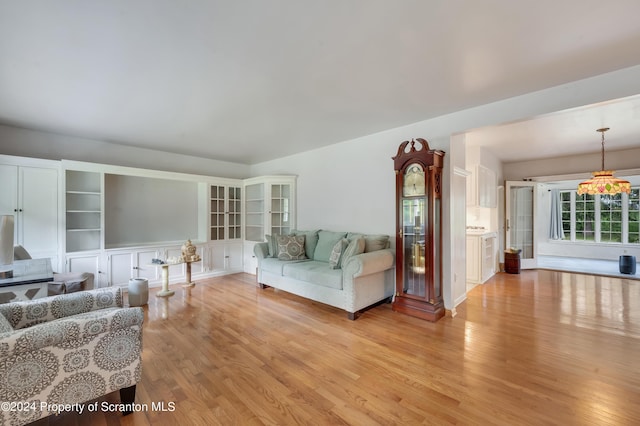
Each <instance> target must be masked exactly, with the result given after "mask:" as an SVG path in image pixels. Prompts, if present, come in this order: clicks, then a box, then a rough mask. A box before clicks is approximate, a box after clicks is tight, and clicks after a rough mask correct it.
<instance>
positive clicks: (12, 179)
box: [0, 164, 18, 242]
mask: <svg viewBox="0 0 640 426" xmlns="http://www.w3.org/2000/svg"><path fill="white" fill-rule="evenodd" d="M0 194H2V196H0V215H14V216H17V214H18V167H16V166H9V165H4V164H1V165H0ZM16 220H17V218H14V224H15V221H16ZM16 242H17V237H16Z"/></svg>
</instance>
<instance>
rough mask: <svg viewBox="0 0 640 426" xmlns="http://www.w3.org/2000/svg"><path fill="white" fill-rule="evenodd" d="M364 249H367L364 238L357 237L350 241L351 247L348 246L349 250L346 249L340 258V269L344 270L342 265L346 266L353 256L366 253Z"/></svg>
mask: <svg viewBox="0 0 640 426" xmlns="http://www.w3.org/2000/svg"><path fill="white" fill-rule="evenodd" d="M347 241H349V240H347ZM364 248H365V241H364V238H363V237H356V238H354V239H352V240H351V241H349V245H348V246H347V248H345V249H344V252H343V253H342V256H341V257H340V261H339V262H338V267H339V268H342V265H344V264H345V263H346V262H347V260H349V258H350V257H351V256H355V255H358V254H362V253H364Z"/></svg>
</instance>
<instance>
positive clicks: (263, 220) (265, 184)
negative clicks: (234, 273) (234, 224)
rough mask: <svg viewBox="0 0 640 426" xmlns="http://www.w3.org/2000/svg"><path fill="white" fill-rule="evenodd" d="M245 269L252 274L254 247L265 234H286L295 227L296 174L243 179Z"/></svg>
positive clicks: (253, 272) (263, 238) (253, 270)
mask: <svg viewBox="0 0 640 426" xmlns="http://www.w3.org/2000/svg"><path fill="white" fill-rule="evenodd" d="M244 183H245V186H244V189H245V216H244V217H245V244H244V253H245V255H244V271H245V272H247V273H250V274H255V273H256V272H255V268H256V260H255V257H254V256H253V246H254V245H255V244H256V243H257V242H262V241H265V235H285V234H289V233H290V232H291V231H292V230H293V229H294V228H295V202H296V198H295V193H296V177H295V176H263V177H259V178H252V179H246V180H245V181H244Z"/></svg>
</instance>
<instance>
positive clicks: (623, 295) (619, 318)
mask: <svg viewBox="0 0 640 426" xmlns="http://www.w3.org/2000/svg"><path fill="white" fill-rule="evenodd" d="M559 285H560V286H561V288H560V291H559V292H558V296H559V298H560V299H559V300H558V301H557V303H558V306H559V309H560V314H561V315H560V321H561V322H562V323H563V324H571V325H575V326H578V327H584V328H593V327H594V326H598V327H599V328H601V327H602V325H608V326H609V330H610V331H616V332H620V329H622V330H625V329H627V326H628V325H629V321H630V319H631V317H632V316H633V315H632V312H635V310H636V309H638V308H639V307H640V303H638V302H639V300H640V285H639V283H638V282H636V281H631V280H625V279H619V278H612V277H601V276H595V275H582V274H569V273H565V274H562V277H561V279H560V281H559Z"/></svg>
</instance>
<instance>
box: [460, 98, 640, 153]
mask: <svg viewBox="0 0 640 426" xmlns="http://www.w3.org/2000/svg"><path fill="white" fill-rule="evenodd" d="M605 127H608V128H609V130H608V131H606V132H605V134H604V136H605V150H606V152H610V151H620V150H624V149H629V148H638V147H640V95H639V96H631V97H628V98H624V99H616V100H612V101H609V102H603V103H599V104H596V105H588V106H584V107H580V108H573V109H569V110H566V111H559V112H556V113H553V114H548V115H543V116H540V117H532V118H530V119H528V120H525V121H518V122H514V123H506V124H502V125H499V126H491V127H485V128H481V129H473V130H470V131H469V132H468V133H467V138H466V141H467V145H468V146H482V147H484V148H486V149H488V150H489V151H491V153H493V154H494V155H495V156H496V157H497V158H499V159H500V160H502V161H503V162H505V163H508V162H515V161H523V160H534V159H542V158H550V157H564V156H568V155H572V154H577V153H592V152H600V151H601V147H602V143H601V142H602V140H601V137H602V136H601V133H600V132H598V131H597V130H598V129H600V128H605Z"/></svg>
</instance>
